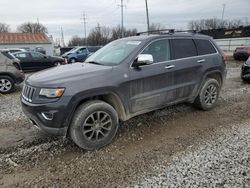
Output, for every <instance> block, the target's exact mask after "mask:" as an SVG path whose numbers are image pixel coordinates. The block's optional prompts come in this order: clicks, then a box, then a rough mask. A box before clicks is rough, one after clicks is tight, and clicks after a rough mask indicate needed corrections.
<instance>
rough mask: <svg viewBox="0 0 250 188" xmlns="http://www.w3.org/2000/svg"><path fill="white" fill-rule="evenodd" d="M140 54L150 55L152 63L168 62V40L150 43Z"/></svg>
mask: <svg viewBox="0 0 250 188" xmlns="http://www.w3.org/2000/svg"><path fill="white" fill-rule="evenodd" d="M141 54H151V55H152V56H153V58H154V63H158V62H164V61H168V60H170V47H169V40H168V39H164V40H158V41H155V42H152V43H151V44H150V45H149V46H148V47H146V48H145V49H144V51H143V52H142V53H141Z"/></svg>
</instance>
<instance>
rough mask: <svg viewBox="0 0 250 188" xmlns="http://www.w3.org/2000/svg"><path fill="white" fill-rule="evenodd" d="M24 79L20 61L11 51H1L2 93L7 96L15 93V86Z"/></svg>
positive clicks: (0, 81)
mask: <svg viewBox="0 0 250 188" xmlns="http://www.w3.org/2000/svg"><path fill="white" fill-rule="evenodd" d="M24 79H25V76H24V74H23V72H22V71H21V70H20V65H19V60H18V59H16V58H15V57H14V56H13V55H12V54H11V53H10V52H9V51H0V93H2V94H7V93H10V92H12V91H14V90H15V85H16V84H20V83H21V82H23V81H24Z"/></svg>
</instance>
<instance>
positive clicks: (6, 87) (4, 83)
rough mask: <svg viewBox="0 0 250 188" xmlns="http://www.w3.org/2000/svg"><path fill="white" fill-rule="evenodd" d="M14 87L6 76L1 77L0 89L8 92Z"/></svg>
mask: <svg viewBox="0 0 250 188" xmlns="http://www.w3.org/2000/svg"><path fill="white" fill-rule="evenodd" d="M11 88H12V83H11V82H10V81H9V80H8V79H5V78H2V79H0V91H1V92H8V91H10V90H11Z"/></svg>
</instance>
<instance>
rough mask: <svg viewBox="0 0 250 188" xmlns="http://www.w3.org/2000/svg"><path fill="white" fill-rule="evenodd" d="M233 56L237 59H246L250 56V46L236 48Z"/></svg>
mask: <svg viewBox="0 0 250 188" xmlns="http://www.w3.org/2000/svg"><path fill="white" fill-rule="evenodd" d="M233 56H234V59H235V60H240V61H246V60H247V59H248V57H249V56H250V46H242V47H238V48H236V49H235V51H234V54H233Z"/></svg>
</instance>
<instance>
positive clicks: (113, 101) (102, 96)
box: [66, 92, 128, 137]
mask: <svg viewBox="0 0 250 188" xmlns="http://www.w3.org/2000/svg"><path fill="white" fill-rule="evenodd" d="M91 100H101V101H103V102H106V103H108V104H109V105H111V106H112V107H113V108H114V109H115V110H116V112H117V114H118V118H119V120H121V121H125V120H127V119H128V116H127V113H126V109H125V106H124V105H123V103H122V100H121V98H120V97H119V95H118V94H116V93H114V92H108V93H106V92H105V93H99V94H97V95H94V96H91V97H84V98H80V99H79V100H78V101H77V102H76V103H75V105H74V106H73V109H72V110H71V114H70V116H69V119H68V126H67V132H66V137H67V136H68V135H69V127H70V124H71V122H72V119H73V117H74V113H75V111H76V110H77V109H78V107H79V106H80V105H82V104H84V103H86V102H88V101H91Z"/></svg>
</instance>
